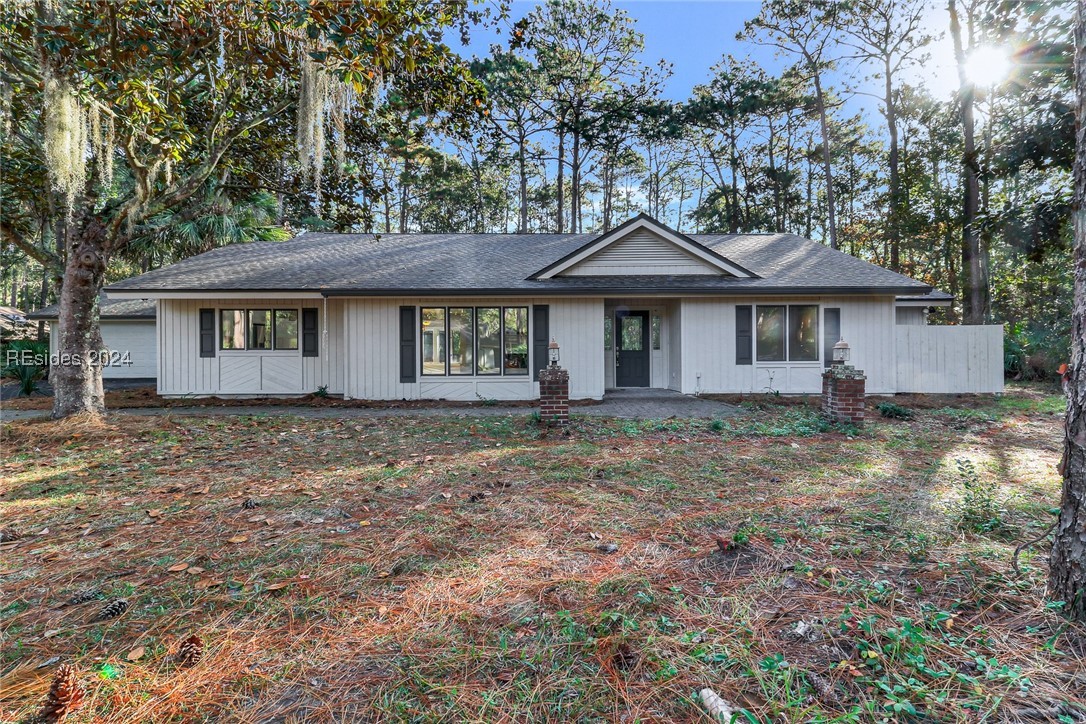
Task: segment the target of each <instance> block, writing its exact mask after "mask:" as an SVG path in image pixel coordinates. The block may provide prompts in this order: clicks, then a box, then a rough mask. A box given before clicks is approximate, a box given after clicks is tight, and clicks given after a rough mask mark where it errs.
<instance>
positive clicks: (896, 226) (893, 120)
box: [883, 57, 901, 272]
mask: <svg viewBox="0 0 1086 724" xmlns="http://www.w3.org/2000/svg"><path fill="white" fill-rule="evenodd" d="M883 76H884V83H885V93H886V97H885V98H884V99H883V103H885V105H886V130H887V132H888V133H889V135H890V158H889V165H890V214H889V217H890V218H889V219H888V220H887V222H888V223H887V225H888V226H889V227H890V228H889V231H890V233H889V234H888V236H889V237H890V269H892V270H893V271H896V272H900V271H901V228H900V227H901V172H900V171H899V166H900V151H899V149H898V132H897V107H896V106H895V105H894V86H893V68H892V67H891V65H890V58H889V57H887V58H886V59H885V66H884V69H883Z"/></svg>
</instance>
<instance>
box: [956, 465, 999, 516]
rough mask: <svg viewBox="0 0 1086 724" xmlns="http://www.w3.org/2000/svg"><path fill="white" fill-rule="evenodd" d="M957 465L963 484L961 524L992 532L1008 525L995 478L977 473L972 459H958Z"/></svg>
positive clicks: (959, 507)
mask: <svg viewBox="0 0 1086 724" xmlns="http://www.w3.org/2000/svg"><path fill="white" fill-rule="evenodd" d="M954 465H955V467H956V468H957V471H958V485H959V486H961V490H962V495H961V502H960V503H959V506H958V527H959V528H961V529H962V530H966V531H970V532H973V533H990V532H992V531H994V530H998V529H999V528H1002V527H1003V526H1004V521H1003V514H1004V510H1003V508H1002V506H1001V504H1000V501H999V499H998V493H999V491H998V488H997V486H996V484H995V482H994V481H993V480H986V479H984V478H982V477H981V476H980V474H979V473H978V472H977V467H976V465H974V464H973V461H972V460H967V459H965V458H957V459H955V460H954Z"/></svg>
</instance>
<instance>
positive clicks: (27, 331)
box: [0, 307, 38, 365]
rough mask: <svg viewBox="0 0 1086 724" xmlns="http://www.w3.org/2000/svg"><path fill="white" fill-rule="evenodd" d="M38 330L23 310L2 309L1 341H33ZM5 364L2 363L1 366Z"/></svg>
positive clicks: (0, 311)
mask: <svg viewBox="0 0 1086 724" xmlns="http://www.w3.org/2000/svg"><path fill="white" fill-rule="evenodd" d="M37 333H38V328H37V327H36V326H35V325H33V324H31V323H30V320H28V319H27V318H26V315H25V314H23V312H22V310H20V309H16V308H15V307H0V340H3V341H5V342H6V341H7V340H9V339H32V338H34V337H36V336H37ZM2 364H3V363H2V362H0V365H2Z"/></svg>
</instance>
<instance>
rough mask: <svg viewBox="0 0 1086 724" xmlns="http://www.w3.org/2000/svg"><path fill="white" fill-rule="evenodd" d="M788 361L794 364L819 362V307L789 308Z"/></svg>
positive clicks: (800, 306)
mask: <svg viewBox="0 0 1086 724" xmlns="http://www.w3.org/2000/svg"><path fill="white" fill-rule="evenodd" d="M788 359H790V360H791V361H793V362H816V361H818V305H815V304H797V305H793V306H791V307H788Z"/></svg>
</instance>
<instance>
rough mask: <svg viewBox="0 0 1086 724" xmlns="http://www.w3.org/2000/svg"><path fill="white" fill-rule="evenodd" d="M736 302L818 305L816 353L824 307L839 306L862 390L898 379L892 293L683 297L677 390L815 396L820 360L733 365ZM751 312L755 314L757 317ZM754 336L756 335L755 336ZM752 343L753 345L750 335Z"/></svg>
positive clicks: (884, 388) (884, 389)
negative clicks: (864, 384) (863, 376)
mask: <svg viewBox="0 0 1086 724" xmlns="http://www.w3.org/2000/svg"><path fill="white" fill-rule="evenodd" d="M738 304H749V305H751V306H754V307H757V305H759V304H785V305H787V304H817V305H819V329H818V335H819V345H818V349H819V356H820V357H821V355H822V353H823V352H822V348H823V345H822V335H823V332H824V330H825V319H824V317H825V315H824V310H825V309H826V308H827V307H836V308H839V309H840V310H841V335H842V336H843V337H844V339H845V340H846V341H848V342H849V344H850V345H851V347H852V364H853V365H854V366H855V367H857V368H860V369H863V370H864V372H865V373H866V374H867V391H868V392H869V393H872V394H876V393H884V394H885V393H892V392H894V391H895V390H894V386H895V384H896V383H897V366H896V360H895V358H894V335H893V331H894V300H893V298H892V297H868V298H856V297H809V298H760V299H750V298H744V299H696V298H686V299H683V300H682V308H681V312H680V316H681V321H680V324H681V328H682V333H681V336H682V340H681V343H682V349H681V353H680V354H681V367H680V369H681V370H682V383H681V386H680V388H679V389H680V391H681V392H683V393H685V394H696V393H749V392H755V393H757V392H770V391H777V392H781V393H782V394H818V393H820V392H821V390H822V372H823V370H824V369H825V367H824V364H823V361H822V360H821V359H819V361H818V362H759V361H758V360H757V354H756V353H755V355H754V357H755V359H754V360H753V364H750V365H737V364H735V357H736V355H735V352H736V350H735V307H736V305H738ZM756 314H757V313H756V311H755V316H756ZM756 337H757V335H755V338H756ZM754 344H757V341H756V339H755V341H754Z"/></svg>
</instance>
